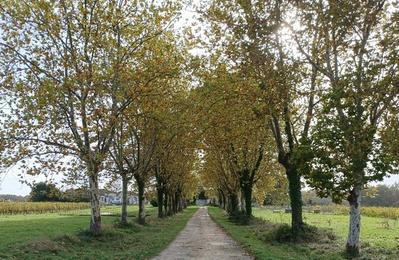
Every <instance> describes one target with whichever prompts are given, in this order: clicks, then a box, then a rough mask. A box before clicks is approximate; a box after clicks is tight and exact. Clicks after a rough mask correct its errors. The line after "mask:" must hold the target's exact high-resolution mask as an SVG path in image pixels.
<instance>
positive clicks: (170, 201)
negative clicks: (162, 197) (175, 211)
mask: <svg viewBox="0 0 399 260" xmlns="http://www.w3.org/2000/svg"><path fill="white" fill-rule="evenodd" d="M168 198H169V202H168V216H172V207H173V196H172V195H170V194H169V196H168Z"/></svg>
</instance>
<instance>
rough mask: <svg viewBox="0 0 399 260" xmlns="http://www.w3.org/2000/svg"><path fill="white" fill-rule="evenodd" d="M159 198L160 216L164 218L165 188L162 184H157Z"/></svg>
mask: <svg viewBox="0 0 399 260" xmlns="http://www.w3.org/2000/svg"><path fill="white" fill-rule="evenodd" d="M157 198H158V218H163V189H162V187H160V185H158V186H157Z"/></svg>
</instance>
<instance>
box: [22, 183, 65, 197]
mask: <svg viewBox="0 0 399 260" xmlns="http://www.w3.org/2000/svg"><path fill="white" fill-rule="evenodd" d="M29 196H30V200H31V201H60V200H61V197H62V194H61V191H60V190H59V189H58V188H57V187H56V186H55V185H54V184H53V183H46V182H38V183H34V184H33V185H32V190H31V192H30V194H29Z"/></svg>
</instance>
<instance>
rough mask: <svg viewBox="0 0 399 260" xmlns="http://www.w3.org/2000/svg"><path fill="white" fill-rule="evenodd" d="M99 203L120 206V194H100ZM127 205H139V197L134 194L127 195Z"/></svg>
mask: <svg viewBox="0 0 399 260" xmlns="http://www.w3.org/2000/svg"><path fill="white" fill-rule="evenodd" d="M100 194H101V195H100V202H101V203H104V204H117V205H119V204H122V192H119V193H114V192H105V191H102V192H100ZM127 203H128V204H130V205H137V204H139V197H138V196H137V195H135V194H133V195H128V197H127Z"/></svg>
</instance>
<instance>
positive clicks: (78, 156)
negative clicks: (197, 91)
mask: <svg viewBox="0 0 399 260" xmlns="http://www.w3.org/2000/svg"><path fill="white" fill-rule="evenodd" d="M177 7H178V4H170V3H169V2H167V1H164V2H163V3H161V4H158V3H149V2H148V3H147V2H146V3H136V2H124V1H112V0H101V1H91V0H88V1H72V2H71V1H58V2H52V1H34V2H30V3H24V2H14V1H3V2H2V4H1V30H2V32H3V33H4V35H5V37H3V39H2V41H1V42H0V46H1V50H2V53H3V55H2V59H6V60H7V64H11V69H10V71H9V73H8V75H7V76H8V78H9V80H8V81H7V82H8V84H6V85H5V86H2V87H4V88H6V89H7V90H9V91H10V92H11V94H10V95H9V99H8V100H9V102H10V103H11V108H12V110H11V112H10V113H9V114H8V117H7V119H6V121H5V125H6V128H7V130H8V131H7V133H6V136H7V140H8V141H9V142H10V143H11V144H9V145H8V146H7V147H8V148H9V149H8V150H9V152H8V153H7V154H8V155H9V158H11V159H9V158H8V159H7V158H6V160H5V162H6V163H8V164H10V163H14V162H16V161H18V162H19V163H22V164H25V166H32V165H34V166H33V167H26V168H31V170H30V172H31V173H35V172H38V171H39V168H40V169H45V168H57V169H58V170H59V171H62V170H65V169H64V168H63V167H74V166H76V165H79V164H81V163H83V164H84V165H85V173H86V175H87V178H88V179H89V188H90V194H91V223H90V230H91V231H92V232H93V233H94V234H99V233H100V232H101V214H100V204H99V193H98V185H99V184H98V178H99V174H100V172H101V171H102V170H103V163H104V160H105V159H106V158H107V156H108V151H109V148H110V146H111V144H112V141H113V137H114V134H115V129H116V126H117V122H118V121H119V120H120V116H121V114H122V113H123V111H124V110H125V109H126V108H127V107H128V106H129V105H130V104H131V103H132V101H133V98H134V97H136V96H137V91H139V89H140V87H142V86H143V85H145V84H146V83H145V82H142V81H141V80H142V79H141V67H140V65H138V64H140V61H141V60H142V58H143V57H146V56H145V55H146V53H147V46H146V43H147V42H148V40H150V39H153V38H154V37H157V36H158V35H159V34H161V33H162V32H163V31H164V29H165V28H166V27H167V26H168V24H169V23H170V21H171V19H172V18H173V16H174V15H175V11H176V8H177ZM144 25H145V26H144ZM11 61H12V62H11ZM134 83H135V84H134ZM16 141H17V143H18V145H17V146H13V143H14V142H16ZM14 148H15V149H14ZM11 151H13V152H11ZM66 157H68V158H67V159H66V160H65V158H66ZM32 161H33V162H32ZM71 161H72V162H73V163H72V165H71V163H70V162H71ZM39 165H41V166H40V167H39ZM61 165H62V166H61Z"/></svg>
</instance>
